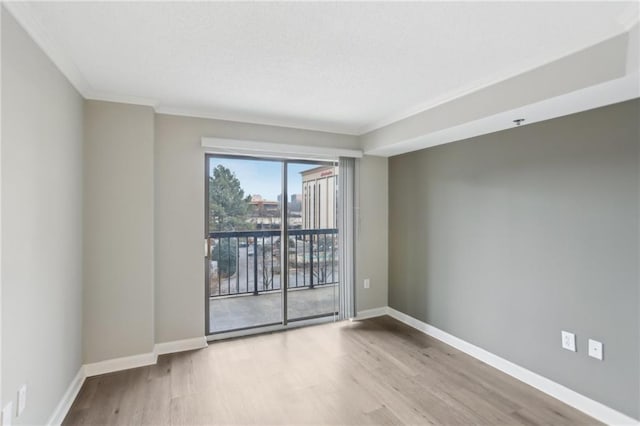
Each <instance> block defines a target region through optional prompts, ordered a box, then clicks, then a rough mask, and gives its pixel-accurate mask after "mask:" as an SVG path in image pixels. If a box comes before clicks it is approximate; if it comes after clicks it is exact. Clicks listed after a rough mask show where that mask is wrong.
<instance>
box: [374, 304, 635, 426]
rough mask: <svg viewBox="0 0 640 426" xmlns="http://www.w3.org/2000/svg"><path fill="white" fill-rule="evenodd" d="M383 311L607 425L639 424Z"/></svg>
mask: <svg viewBox="0 0 640 426" xmlns="http://www.w3.org/2000/svg"><path fill="white" fill-rule="evenodd" d="M386 311H387V314H388V315H389V316H391V317H393V318H395V319H397V320H398V321H401V322H403V323H405V324H407V325H409V326H411V327H413V328H415V329H416V330H419V331H422V332H423V333H425V334H427V335H429V336H431V337H434V338H436V339H438V340H440V341H442V342H444V343H446V344H448V345H450V346H453V347H454V348H456V349H458V350H460V351H462V352H464V353H466V354H468V355H471V356H472V357H474V358H477V359H479V360H480V361H483V362H484V363H486V364H489V365H490V366H492V367H494V368H496V369H498V370H500V371H502V372H504V373H506V374H508V375H510V376H512V377H514V378H516V379H518V380H520V381H522V382H524V383H526V384H528V385H530V386H533V387H534V388H536V389H538V390H540V391H542V392H544V393H546V394H547V395H550V396H552V397H554V398H556V399H558V400H560V401H562V402H564V403H565V404H567V405H570V406H571V407H573V408H575V409H577V410H580V411H582V412H583V413H586V414H588V415H590V416H591V417H593V418H595V419H597V420H599V421H601V422H604V423H606V424H610V425H639V424H640V422H638V420H635V419H632V418H631V417H629V416H627V415H625V414H622V413H620V412H619V411H616V410H614V409H613V408H609V407H607V406H606V405H604V404H601V403H599V402H597V401H594V400H592V399H590V398H587V397H586V396H584V395H581V394H579V393H578V392H576V391H573V390H571V389H569V388H567V387H565V386H562V385H561V384H559V383H556V382H554V381H552V380H549V379H547V378H546V377H543V376H541V375H539V374H536V373H534V372H532V371H530V370H527V369H526V368H524V367H520V366H519V365H516V364H514V363H512V362H511V361H507V360H506V359H504V358H500V357H499V356H497V355H494V354H492V353H491V352H488V351H486V350H484V349H482V348H479V347H478V346H475V345H473V344H471V343H469V342H466V341H464V340H462V339H459V338H457V337H455V336H453V335H451V334H449V333H447V332H445V331H442V330H440V329H439V328H436V327H434V326H432V325H430V324H427V323H425V322H422V321H420V320H418V319H416V318H413V317H411V316H409V315H407V314H404V313H402V312H400V311H397V310H395V309H393V308H391V307H387V309H386Z"/></svg>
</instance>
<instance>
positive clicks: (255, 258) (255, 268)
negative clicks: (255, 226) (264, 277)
mask: <svg viewBox="0 0 640 426" xmlns="http://www.w3.org/2000/svg"><path fill="white" fill-rule="evenodd" d="M253 295H254V296H257V295H258V236H257V235H254V236H253Z"/></svg>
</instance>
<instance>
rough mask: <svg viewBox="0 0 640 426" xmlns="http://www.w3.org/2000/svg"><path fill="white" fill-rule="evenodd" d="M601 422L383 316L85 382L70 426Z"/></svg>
mask: <svg viewBox="0 0 640 426" xmlns="http://www.w3.org/2000/svg"><path fill="white" fill-rule="evenodd" d="M597 423H598V422H596V421H595V420H594V419H592V418H591V417H588V416H586V415H585V414H583V413H581V412H579V411H577V410H575V409H573V408H571V407H569V406H567V405H565V404H563V403H561V402H559V401H557V400H555V399H553V398H551V397H549V396H547V395H545V394H543V393H541V392H539V391H537V390H536V389H534V388H532V387H530V386H528V385H526V384H523V383H522V382H519V381H518V380H515V379H513V378H511V377H509V376H507V375H506V374H504V373H502V372H500V371H498V370H496V369H494V368H492V367H490V366H488V365H486V364H484V363H482V362H480V361H478V360H476V359H474V358H472V357H470V356H468V355H466V354H464V353H462V352H460V351H458V350H456V349H453V348H452V347H450V346H448V345H446V344H444V343H442V342H440V341H438V340H435V339H433V338H431V337H429V336H426V335H424V334H422V333H421V332H419V331H416V330H414V329H412V328H410V327H408V326H406V325H404V324H402V323H400V322H398V321H396V320H394V319H392V318H389V317H381V318H373V319H368V320H363V321H354V322H349V321H344V322H339V323H332V324H324V325H318V326H313V327H306V328H299V329H292V330H289V331H286V332H280V333H272V334H265V335H259V336H253V337H246V338H241V339H235V340H228V341H219V342H215V343H211V344H210V345H209V347H208V348H207V349H202V350H198V351H190V352H182V353H177V354H171V355H163V356H160V357H159V358H158V363H157V364H156V365H154V366H149V367H141V368H136V369H131V370H127V371H122V372H117V373H111V374H105V375H102V376H96V377H91V378H88V379H87V380H86V381H85V383H84V385H83V387H82V390H81V391H80V393H79V395H78V397H77V399H76V401H75V402H74V404H73V406H72V407H71V410H70V411H69V414H68V415H67V417H66V419H65V421H64V423H63V424H65V425H103V424H112V425H169V424H171V425H205V424H207V425H208V424H237V425H239V424H242V425H281V424H286V425H299V424H315V425H329V424H332V425H338V424H340V425H374V424H380V425H396V424H397V425H400V424H413V425H417V424H434V425H463V424H464V425H468V424H484V425H499V424H500V425H576V424H597Z"/></svg>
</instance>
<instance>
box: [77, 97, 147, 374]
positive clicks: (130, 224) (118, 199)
mask: <svg viewBox="0 0 640 426" xmlns="http://www.w3.org/2000/svg"><path fill="white" fill-rule="evenodd" d="M153 130H154V112H153V109H152V108H150V107H145V106H135V105H126V104H118V103H112V102H100V101H86V102H85V132H84V134H85V151H84V166H85V169H84V283H85V286H84V361H85V363H92V362H97V361H102V360H106V359H111V358H118V357H123V356H129V355H137V354H141V353H149V352H151V351H152V350H153V344H154V340H153V330H154V323H153V321H154V303H153V301H154V286H153V273H154V269H153V238H154V235H153V142H154V133H153Z"/></svg>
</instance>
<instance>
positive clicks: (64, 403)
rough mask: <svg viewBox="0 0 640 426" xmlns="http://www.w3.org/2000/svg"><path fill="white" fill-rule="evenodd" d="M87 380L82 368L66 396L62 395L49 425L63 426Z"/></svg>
mask: <svg viewBox="0 0 640 426" xmlns="http://www.w3.org/2000/svg"><path fill="white" fill-rule="evenodd" d="M85 379H86V376H85V374H84V368H83V367H82V366H81V367H80V369H78V373H76V376H75V377H74V378H73V380H71V383H69V387H67V390H66V391H65V393H64V395H62V399H60V402H59V403H58V405H57V406H56V408H55V410H53V414H51V417H49V421H47V425H49V426H60V425H61V424H62V421H63V420H64V418H65V417H66V416H67V413H68V412H69V409H70V408H71V405H72V404H73V401H75V399H76V397H77V396H78V393H79V392H80V389H81V388H82V384H83V383H84V380H85Z"/></svg>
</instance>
